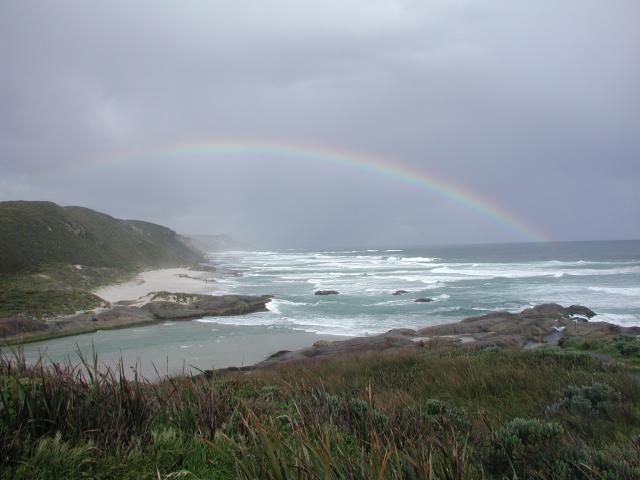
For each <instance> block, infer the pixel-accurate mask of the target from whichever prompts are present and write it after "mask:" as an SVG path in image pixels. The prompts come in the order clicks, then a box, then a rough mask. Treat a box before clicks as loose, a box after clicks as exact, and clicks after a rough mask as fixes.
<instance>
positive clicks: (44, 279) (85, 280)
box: [0, 201, 202, 318]
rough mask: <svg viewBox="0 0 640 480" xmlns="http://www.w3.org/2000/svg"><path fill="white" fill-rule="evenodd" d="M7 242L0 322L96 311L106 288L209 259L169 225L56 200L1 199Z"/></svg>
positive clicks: (1, 232)
mask: <svg viewBox="0 0 640 480" xmlns="http://www.w3.org/2000/svg"><path fill="white" fill-rule="evenodd" d="M0 245H1V248H0V317H9V316H13V315H26V316H29V317H36V318H40V317H46V316H51V315H61V314H69V313H74V312H76V311H78V310H88V309H92V308H96V307H98V306H100V305H101V301H100V299H99V298H97V297H95V296H94V295H92V294H90V293H89V290H92V289H94V288H96V287H98V286H100V285H104V284H107V283H111V282H114V281H118V280H124V279H126V278H128V277H129V276H131V275H132V274H133V273H134V272H136V271H139V270H141V269H143V268H150V267H165V266H176V265H185V264H193V263H197V262H200V261H201V260H202V257H201V255H200V253H199V252H197V251H195V250H193V249H192V248H190V247H188V246H187V245H186V244H185V243H184V242H183V241H182V239H181V237H180V236H179V235H178V234H176V233H175V232H174V231H173V230H170V229H168V228H166V227H163V226H160V225H155V224H153V223H148V222H141V221H135V220H119V219H116V218H113V217H111V216H109V215H105V214H103V213H100V212H96V211H93V210H89V209H87V208H82V207H61V206H59V205H56V204H54V203H51V202H21V201H18V202H0ZM74 265H81V266H82V268H81V269H79V268H76V267H74Z"/></svg>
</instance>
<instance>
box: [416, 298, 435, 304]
mask: <svg viewBox="0 0 640 480" xmlns="http://www.w3.org/2000/svg"><path fill="white" fill-rule="evenodd" d="M414 302H416V303H429V302H433V298H428V297H423V298H416V299H415V300H414Z"/></svg>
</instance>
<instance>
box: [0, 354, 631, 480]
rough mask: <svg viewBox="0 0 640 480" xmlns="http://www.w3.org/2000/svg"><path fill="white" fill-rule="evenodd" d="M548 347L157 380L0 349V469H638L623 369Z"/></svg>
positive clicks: (475, 473)
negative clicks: (85, 372) (13, 356)
mask: <svg viewBox="0 0 640 480" xmlns="http://www.w3.org/2000/svg"><path fill="white" fill-rule="evenodd" d="M558 353H559V352H509V351H506V352H497V351H488V352H480V353H475V354H450V355H435V354H412V355H405V356H393V357H390V356H384V355H372V356H365V357H360V358H346V359H336V360H332V361H328V362H321V363H317V364H315V365H311V366H309V365H307V366H305V367H304V368H303V367H300V366H287V367H284V368H280V369H277V370H271V371H263V372H257V373H255V374H252V375H241V374H224V375H216V376H214V377H212V378H208V379H207V378H204V377H198V378H193V379H189V378H184V379H181V378H177V379H171V380H166V381H163V382H160V383H157V384H147V383H144V382H139V381H134V382H127V381H124V380H122V379H119V378H117V377H118V376H117V375H115V376H114V377H111V378H106V379H105V378H102V379H97V380H95V381H94V382H93V383H91V382H87V381H84V380H82V379H78V377H74V375H73V372H70V371H65V370H59V371H58V372H57V373H55V374H52V375H47V374H46V373H45V374H44V375H43V373H42V372H41V371H40V370H39V369H35V370H34V369H29V368H26V367H24V366H20V365H16V363H15V362H14V363H13V364H12V365H11V367H9V364H8V363H7V360H6V359H5V360H4V361H3V362H0V386H1V390H0V391H1V392H2V396H1V397H0V398H1V399H2V402H1V403H0V442H1V444H0V452H2V455H3V457H2V462H3V464H4V467H5V469H4V472H5V473H4V477H3V478H30V479H38V478H70V479H71V478H81V477H82V476H83V475H84V476H85V477H90V478H149V479H151V478H154V479H155V478H167V479H168V478H274V479H275V478H282V479H284V478H363V479H364V478H367V479H368V478H451V479H472V478H473V479H475V478H557V479H570V478H585V479H586V478H590V479H602V478H604V479H626V478H629V479H631V478H639V477H638V475H640V445H638V443H637V440H636V439H637V435H638V433H639V432H640V411H639V408H638V407H639V405H640V385H639V384H638V381H637V378H636V377H635V374H634V373H633V371H631V370H629V369H628V368H627V367H626V366H625V364H623V363H619V364H617V365H605V364H603V363H602V362H598V361H595V360H594V359H592V358H591V357H589V356H588V355H573V354H569V355H568V354H566V353H562V352H560V353H561V354H558ZM0 470H2V469H0Z"/></svg>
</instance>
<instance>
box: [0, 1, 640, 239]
mask: <svg viewBox="0 0 640 480" xmlns="http://www.w3.org/2000/svg"><path fill="white" fill-rule="evenodd" d="M639 14H640V4H638V3H637V2H635V1H633V0H613V1H611V2H601V1H597V0H586V1H578V0H572V1H566V2H562V3H560V4H559V3H558V2H552V1H550V0H548V1H547V0H544V1H539V2H526V1H513V2H506V3H505V2H498V1H482V2H481V1H475V0H438V1H429V2H425V1H390V0H389V1H384V0H378V1H373V2H371V1H369V2H364V1H360V0H349V1H341V2H315V1H296V2H294V1H267V2H261V1H249V0H245V1H214V2H199V1H196V2H167V1H165V2H134V3H132V2H119V1H111V2H99V3H98V2H82V1H62V2H56V3H55V4H43V3H42V2H35V1H17V0H13V1H6V2H3V3H2V5H1V6H0V59H1V60H0V61H2V71H3V75H2V76H1V77H0V168H1V169H2V173H3V175H2V177H3V178H2V180H0V199H9V198H18V197H20V198H48V199H51V200H54V201H58V202H61V203H75V204H83V205H87V206H90V207H93V208H97V209H100V210H103V211H107V212H109V213H112V214H115V215H118V216H124V217H141V218H147V219H149V220H155V221H158V222H160V223H168V224H170V225H171V226H174V227H175V228H178V229H180V230H181V231H185V232H188V231H192V232H205V233H206V232H222V231H226V232H228V233H231V234H236V235H238V236H240V237H243V238H244V239H245V240H248V241H253V242H254V243H261V242H262V243H265V244H267V245H280V246H288V245H293V246H295V245H324V244H334V245H339V244H341V245H347V244H358V243H367V244H375V243H383V244H389V245H391V244H394V243H404V244H407V243H414V244H415V243H446V242H458V243H459V242H476V241H507V240H520V239H522V237H521V236H519V235H518V234H517V233H514V232H513V231H510V230H509V229H507V228H505V227H504V226H502V225H499V224H497V223H496V222H494V221H492V220H491V219H488V218H485V217H482V216H479V215H478V214H477V213H475V212H472V211H470V210H468V209H465V208H463V207H461V206H460V205H457V204H455V203H452V202H451V201H450V200H447V199H445V198H443V197H441V196H438V195H436V194H434V193H433V192H429V191H428V190H426V189H420V188H416V187H414V186H410V185H407V184H403V183H401V182H398V181H397V180H394V179H392V178H385V177H381V176H378V177H376V176H375V175H370V174H368V173H365V172H361V171H357V170H352V169H349V168H338V167H335V166H332V165H329V164H322V163H317V164H314V163H312V162H308V161H296V160H291V159H289V160H286V159H274V158H271V157H264V156H259V155H258V156H254V157H253V158H248V157H242V158H239V157H234V158H229V159H220V158H216V159H215V160H210V161H204V160H203V159H202V158H186V157H182V158H180V159H179V160H177V161H174V162H173V163H171V162H169V163H167V162H166V161H165V160H164V159H159V158H134V157H132V158H129V159H128V160H127V161H124V162H119V163H118V162H108V161H107V162H104V163H100V162H99V161H98V159H105V158H106V159H109V158H116V157H122V156H123V152H127V151H132V150H144V149H146V148H149V146H151V147H154V146H155V147H157V146H160V145H171V144H175V143H179V142H185V141H189V140H190V139H197V138H200V139H206V138H210V139H213V138H231V137H238V138H267V139H269V138H272V139H276V140H277V139H280V140H284V141H291V142H309V143H313V144H319V145H329V146H331V145H333V146H336V147H341V148H346V149H350V150H354V151H357V152H361V153H362V154H365V155H366V154H368V155H372V156H379V157H382V158H386V159H390V160H391V161H397V162H400V163H402V164H405V165H408V166H411V167H412V168H414V169H416V170H419V171H422V172H425V173H430V174H433V175H435V176H439V177H442V178H444V179H447V180H449V181H450V182H452V183H454V184H458V185H460V186H461V187H462V188H464V189H468V190H470V191H473V192H475V193H476V194H477V195H478V196H480V197H485V198H488V199H491V200H492V201H493V202H494V203H496V204H498V205H501V206H503V207H505V208H506V209H508V210H510V211H511V212H513V213H514V215H516V216H517V217H519V218H521V219H524V220H525V221H527V222H528V223H529V224H531V225H533V226H537V227H539V228H540V229H541V230H546V231H548V232H549V235H550V236H551V237H552V238H555V239H588V238H617V237H625V238H628V237H640V193H639V192H640V168H639V164H638V158H639V154H640V95H639V93H638V89H637V85H639V84H640V65H639V64H638V62H637V60H636V59H637V58H640V30H639V29H637V28H636V19H637V18H638V15H639Z"/></svg>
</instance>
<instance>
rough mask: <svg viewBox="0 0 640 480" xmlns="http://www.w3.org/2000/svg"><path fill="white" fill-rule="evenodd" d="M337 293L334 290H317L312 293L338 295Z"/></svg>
mask: <svg viewBox="0 0 640 480" xmlns="http://www.w3.org/2000/svg"><path fill="white" fill-rule="evenodd" d="M339 293H340V292H338V291H336V290H318V291H317V292H316V293H314V295H338V294H339Z"/></svg>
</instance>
